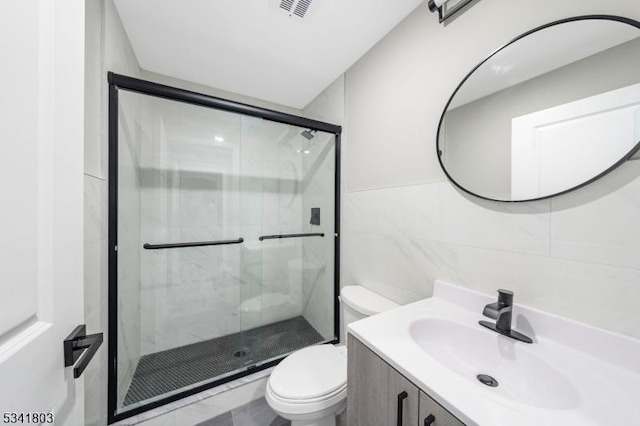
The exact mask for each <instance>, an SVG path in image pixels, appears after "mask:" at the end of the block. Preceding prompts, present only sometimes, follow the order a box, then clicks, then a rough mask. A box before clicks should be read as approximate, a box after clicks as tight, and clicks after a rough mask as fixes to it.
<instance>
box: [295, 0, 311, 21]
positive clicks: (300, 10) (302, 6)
mask: <svg viewBox="0 0 640 426" xmlns="http://www.w3.org/2000/svg"><path fill="white" fill-rule="evenodd" d="M310 5H311V0H298V4H296V8H295V9H294V11H293V14H294V15H296V16H299V17H301V18H304V15H305V14H306V13H307V10H309V6H310Z"/></svg>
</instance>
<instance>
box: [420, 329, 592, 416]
mask: <svg viewBox="0 0 640 426" xmlns="http://www.w3.org/2000/svg"><path fill="white" fill-rule="evenodd" d="M409 334H410V335H411V338H412V339H413V341H414V342H415V343H417V344H418V346H420V348H421V349H422V350H423V351H424V352H425V354H426V355H428V356H430V357H432V358H434V359H435V360H436V361H438V362H439V363H440V364H442V365H443V366H444V367H446V368H448V369H449V370H451V371H453V372H455V373H456V374H458V375H460V376H462V377H463V378H465V379H467V380H469V381H471V382H473V383H475V384H477V385H478V387H480V388H483V389H484V390H485V391H487V392H493V393H495V394H497V395H500V396H502V397H504V398H508V399H510V400H513V401H517V402H519V403H522V404H527V405H534V406H537V407H541V408H549V409H567V408H571V407H573V406H576V405H577V404H578V402H579V399H580V398H579V393H578V391H577V389H576V388H575V386H573V385H572V383H571V382H570V381H569V379H568V378H567V377H565V376H564V375H563V374H562V372H561V371H559V370H558V369H556V368H554V367H553V366H551V365H550V364H549V363H547V362H546V361H544V360H543V359H541V358H540V357H538V356H536V355H535V354H533V353H532V350H531V347H530V345H527V344H524V343H521V342H517V341H516V340H513V339H510V338H508V337H504V336H501V335H499V334H497V333H493V332H491V331H489V330H485V329H484V328H482V327H481V326H480V325H477V326H473V327H471V326H468V325H466V324H461V323H458V322H454V321H449V320H445V319H438V318H424V319H419V320H416V321H413V322H412V323H411V324H410V326H409ZM478 374H486V375H489V376H491V377H493V378H494V379H496V380H497V381H498V386H497V387H487V385H485V384H482V383H481V382H480V381H478V379H477V375H478Z"/></svg>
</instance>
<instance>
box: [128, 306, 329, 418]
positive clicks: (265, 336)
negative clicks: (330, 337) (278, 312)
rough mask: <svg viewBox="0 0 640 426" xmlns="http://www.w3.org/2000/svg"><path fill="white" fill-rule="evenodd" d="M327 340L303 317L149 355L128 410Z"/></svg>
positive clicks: (133, 385)
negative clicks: (136, 405)
mask: <svg viewBox="0 0 640 426" xmlns="http://www.w3.org/2000/svg"><path fill="white" fill-rule="evenodd" d="M324 340H325V339H324V338H323V337H322V336H321V335H320V334H319V333H318V332H317V331H316V330H315V329H314V328H313V327H312V326H311V324H309V323H308V322H307V320H305V319H304V318H303V317H301V316H300V317H295V318H291V319H288V320H284V321H280V322H276V323H273V324H269V325H265V326H261V327H257V328H254V329H251V330H247V331H243V332H240V333H234V334H229V335H226V336H222V337H218V338H215V339H211V340H205V341H203V342H199V343H193V344H190V345H186V346H180V347H178V348H174V349H169V350H166V351H162V352H156V353H153V354H149V355H144V356H142V357H141V358H140V361H139V362H138V366H137V368H136V371H135V373H134V374H133V378H132V380H131V384H130V385H129V390H128V391H127V395H126V396H125V399H124V404H123V405H124V407H126V406H129V405H133V404H138V403H140V402H142V401H146V400H149V399H152V398H157V397H159V396H162V395H165V394H168V393H174V392H175V391H176V390H179V389H182V388H186V387H189V386H191V385H195V384H197V383H201V382H204V381H208V380H212V379H215V378H217V377H219V376H222V375H226V374H228V373H231V372H234V371H238V370H241V369H243V368H246V367H249V366H252V365H255V364H256V363H261V362H263V361H266V360H269V359H273V358H277V357H279V356H282V355H285V354H287V353H289V352H292V351H295V350H298V349H302V348H304V347H306V346H310V345H313V344H316V343H320V342H323V341H324Z"/></svg>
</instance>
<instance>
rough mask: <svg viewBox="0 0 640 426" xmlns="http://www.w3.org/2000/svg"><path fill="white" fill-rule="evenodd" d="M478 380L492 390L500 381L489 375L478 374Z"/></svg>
mask: <svg viewBox="0 0 640 426" xmlns="http://www.w3.org/2000/svg"><path fill="white" fill-rule="evenodd" d="M476 379H478V381H479V382H480V383H482V384H483V385H487V386H491V387H492V388H495V387H496V386H498V381H497V380H496V379H494V378H493V377H491V376H489V375H488V374H478V375H477V376H476Z"/></svg>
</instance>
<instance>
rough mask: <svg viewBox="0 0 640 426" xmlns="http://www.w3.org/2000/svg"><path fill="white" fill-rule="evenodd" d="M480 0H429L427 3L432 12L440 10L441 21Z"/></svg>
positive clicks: (439, 19) (439, 17)
mask: <svg viewBox="0 0 640 426" xmlns="http://www.w3.org/2000/svg"><path fill="white" fill-rule="evenodd" d="M477 1H478V0H429V1H428V2H427V5H428V6H429V10H430V11H432V12H435V11H436V10H437V11H438V21H439V22H440V23H442V22H444V21H446V20H447V19H449V18H451V17H452V16H454V15H455V14H457V13H458V12H460V11H461V10H462V9H464V8H465V7H466V6H468V5H469V4H471V3H474V2H477Z"/></svg>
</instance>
